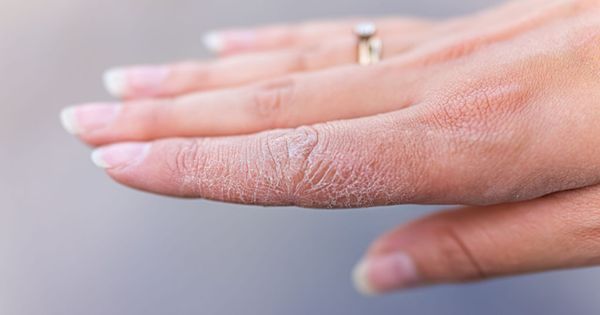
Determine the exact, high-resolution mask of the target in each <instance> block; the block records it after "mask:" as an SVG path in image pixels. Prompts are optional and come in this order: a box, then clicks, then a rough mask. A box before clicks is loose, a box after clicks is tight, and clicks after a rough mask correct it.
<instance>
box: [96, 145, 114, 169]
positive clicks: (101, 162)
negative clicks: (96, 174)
mask: <svg viewBox="0 0 600 315" xmlns="http://www.w3.org/2000/svg"><path fill="white" fill-rule="evenodd" d="M92 162H94V164H95V165H96V166H98V167H99V168H109V167H110V165H108V163H106V161H104V159H103V158H102V151H101V149H97V150H94V151H93V152H92Z"/></svg>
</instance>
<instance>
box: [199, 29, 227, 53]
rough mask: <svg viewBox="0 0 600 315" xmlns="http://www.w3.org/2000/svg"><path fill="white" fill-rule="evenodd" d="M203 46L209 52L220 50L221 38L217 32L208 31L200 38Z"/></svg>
mask: <svg viewBox="0 0 600 315" xmlns="http://www.w3.org/2000/svg"><path fill="white" fill-rule="evenodd" d="M202 41H203V42H204V46H205V47H206V48H207V49H208V50H210V51H211V52H216V53H218V52H220V51H221V50H223V40H222V38H221V34H219V33H218V32H208V33H206V34H204V37H203V38H202Z"/></svg>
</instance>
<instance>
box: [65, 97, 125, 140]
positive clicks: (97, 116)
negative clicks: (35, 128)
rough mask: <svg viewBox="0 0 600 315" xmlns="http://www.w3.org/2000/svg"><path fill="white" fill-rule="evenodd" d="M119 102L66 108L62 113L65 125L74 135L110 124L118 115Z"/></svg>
mask: <svg viewBox="0 0 600 315" xmlns="http://www.w3.org/2000/svg"><path fill="white" fill-rule="evenodd" d="M120 109H121V106H120V105H119V104H87V105H81V106H72V107H68V108H65V109H63V110H62V111H61V113H60V121H61V123H62V125H63V127H64V128H65V129H66V130H67V132H69V133H70V134H73V135H80V134H84V133H88V132H91V131H94V130H97V129H102V128H105V127H107V126H108V125H110V124H111V123H112V122H113V121H114V120H115V118H116V117H117V115H118V113H119V110H120Z"/></svg>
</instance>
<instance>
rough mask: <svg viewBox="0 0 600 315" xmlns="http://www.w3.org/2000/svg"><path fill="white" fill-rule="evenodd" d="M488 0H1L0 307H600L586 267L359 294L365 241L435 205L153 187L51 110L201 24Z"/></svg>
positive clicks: (102, 310) (196, 34) (184, 42)
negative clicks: (274, 202)
mask: <svg viewBox="0 0 600 315" xmlns="http://www.w3.org/2000/svg"><path fill="white" fill-rule="evenodd" d="M493 2H494V1H482V0H461V1H436V0H420V1H408V0H363V1H358V0H354V1H348V0H345V1H344V0H329V1H327V0H304V1H293V0H169V1H168V0H162V1H142V0H103V1H92V0H0V57H1V58H0V74H1V75H2V77H1V79H0V82H1V88H0V101H1V102H0V314H2V315H51V314H52V315H54V314H57V315H58V314H61V315H71V314H86V315H94V314H98V315H100V314H102V315H104V314H111V315H125V314H127V315H137V314H144V315H153V314H157V315H158V314H290V315H294V314H298V315H305V314H345V315H351V314H532V313H540V314H567V313H568V314H598V313H599V312H600V282H599V281H598V280H599V279H600V271H598V270H596V269H588V270H577V271H567V272H556V273H548V274H543V275H534V276H526V277H520V278H513V279H503V280H497V281H493V282H487V283H481V284H471V285H465V286H445V287H439V288H429V289H421V290H418V291H415V292H410V293H404V294H398V295H393V296H388V297H384V298H376V299H373V298H370V299H368V298H364V297H362V296H360V295H358V294H357V293H355V291H354V290H353V288H352V286H351V282H350V276H349V275H350V271H351V269H352V266H353V265H354V263H355V262H356V261H357V260H358V259H359V258H360V257H361V255H362V254H363V252H364V250H365V249H366V247H367V246H368V244H369V243H370V242H371V241H372V240H373V239H374V238H375V237H376V236H377V235H379V234H380V233H382V232H384V231H386V230H388V229H390V228H392V227H394V226H396V225H397V224H400V223H402V222H406V221H407V220H410V219H414V218H416V217H419V216H422V215H424V214H426V213H429V212H431V211H434V209H432V208H424V207H409V206H407V207H392V208H385V209H370V210H366V211H365V210H363V211H345V212H319V211H308V210H300V209H262V208H257V207H242V206H235V205H224V204H219V203H213V202H206V201H189V200H188V201H184V200H175V199H168V198H164V197H157V196H152V195H148V194H144V193H140V192H136V191H133V190H130V189H127V188H124V187H121V186H118V185H117V184H115V183H113V182H112V181H110V180H109V179H108V178H107V176H105V175H104V174H103V172H101V171H100V170H98V169H96V168H95V167H94V166H93V165H92V163H91V162H90V160H89V149H88V148H86V147H85V146H83V145H82V144H80V143H79V142H78V141H77V140H76V139H74V138H72V137H71V136H69V135H67V133H66V132H64V131H63V130H62V129H61V127H60V124H59V120H58V113H59V110H60V109H61V108H62V107H64V106H67V105H71V104H75V103H79V102H84V101H93V100H104V99H107V98H108V97H107V95H106V94H105V92H104V91H103V89H102V87H101V84H100V74H101V73H102V71H103V70H105V69H106V68H108V67H110V66H114V65H123V64H129V63H146V62H162V61H169V60H177V59H181V58H189V57H207V54H206V52H205V51H204V50H203V48H202V46H201V34H202V33H203V32H204V31H206V30H209V29H216V28H220V27H226V26H240V25H241V26H243V25H255V24H263V23H269V22H280V21H300V20H304V19H310V18H323V17H337V16H345V15H378V14H386V15H389V14H396V13H397V14H404V15H407V14H416V15H426V16H430V17H443V16H448V15H455V14H462V13H467V12H471V11H474V10H477V9H479V8H482V7H485V6H488V5H490V4H492V3H493Z"/></svg>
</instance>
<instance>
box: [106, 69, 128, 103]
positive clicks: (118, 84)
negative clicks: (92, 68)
mask: <svg viewBox="0 0 600 315" xmlns="http://www.w3.org/2000/svg"><path fill="white" fill-rule="evenodd" d="M103 81H104V87H105V88H106V90H107V91H108V93H110V94H111V95H112V96H115V97H121V96H123V95H124V94H125V89H126V88H127V75H126V73H125V71H123V70H120V69H110V70H108V71H106V72H105V73H104V75H103Z"/></svg>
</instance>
